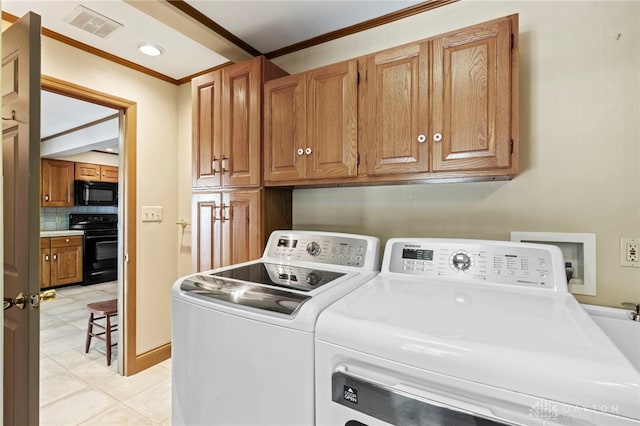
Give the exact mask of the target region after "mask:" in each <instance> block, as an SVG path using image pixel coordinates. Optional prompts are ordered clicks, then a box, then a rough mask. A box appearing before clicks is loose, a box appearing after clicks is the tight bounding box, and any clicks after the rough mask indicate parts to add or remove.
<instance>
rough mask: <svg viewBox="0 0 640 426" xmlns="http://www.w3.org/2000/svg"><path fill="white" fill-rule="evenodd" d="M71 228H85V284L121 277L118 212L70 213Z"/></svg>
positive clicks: (83, 282)
mask: <svg viewBox="0 0 640 426" xmlns="http://www.w3.org/2000/svg"><path fill="white" fill-rule="evenodd" d="M69 229H73V230H83V231H84V244H83V253H82V257H83V280H82V285H90V284H98V283H103V282H107V281H115V280H117V279H118V215H117V214H105V213H86V214H70V215H69Z"/></svg>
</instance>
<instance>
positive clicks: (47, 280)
mask: <svg viewBox="0 0 640 426" xmlns="http://www.w3.org/2000/svg"><path fill="white" fill-rule="evenodd" d="M50 286H51V249H50V248H49V238H40V288H41V289H42V288H46V287H50Z"/></svg>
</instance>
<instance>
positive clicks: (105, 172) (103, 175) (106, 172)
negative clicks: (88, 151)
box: [100, 165, 118, 183]
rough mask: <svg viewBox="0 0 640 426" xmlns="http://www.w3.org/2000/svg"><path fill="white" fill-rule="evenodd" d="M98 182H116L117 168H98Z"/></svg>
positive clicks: (103, 166)
mask: <svg viewBox="0 0 640 426" xmlns="http://www.w3.org/2000/svg"><path fill="white" fill-rule="evenodd" d="M100 180H101V181H102V182H114V183H117V182H118V168H117V167H115V166H105V165H102V166H100Z"/></svg>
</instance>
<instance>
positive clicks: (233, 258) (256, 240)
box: [221, 190, 263, 266]
mask: <svg viewBox="0 0 640 426" xmlns="http://www.w3.org/2000/svg"><path fill="white" fill-rule="evenodd" d="M260 195H261V191H260V190H253V191H232V192H226V193H225V194H224V196H223V203H222V212H223V214H222V218H221V223H222V227H223V231H222V232H223V238H224V240H223V246H222V264H223V266H226V265H233V264H236V263H241V262H246V261H249V260H253V259H257V258H259V257H260V256H261V255H262V250H263V247H262V240H263V238H262V235H261V233H260V230H261V226H260V225H261V224H260V211H261V209H260Z"/></svg>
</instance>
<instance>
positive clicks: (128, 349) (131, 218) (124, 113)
mask: <svg viewBox="0 0 640 426" xmlns="http://www.w3.org/2000/svg"><path fill="white" fill-rule="evenodd" d="M41 87H42V90H46V91H48V92H52V93H56V94H59V95H64V96H68V97H71V98H76V99H80V100H83V101H87V102H90V103H94V104H98V105H103V106H106V107H109V108H113V109H115V110H117V111H119V114H120V140H121V144H120V167H121V169H122V171H121V173H120V176H121V179H122V182H121V183H120V194H121V197H120V202H119V205H118V217H119V219H121V220H120V226H119V229H118V241H119V244H120V247H119V253H120V254H121V258H120V261H119V262H118V277H120V279H119V281H118V286H119V288H118V294H120V295H126V297H120V298H119V301H118V312H119V314H118V316H119V320H118V323H119V325H120V331H119V341H118V346H119V349H118V351H119V356H118V367H119V368H118V371H119V372H120V373H121V374H122V375H124V376H129V375H132V374H135V373H136V372H138V371H141V370H143V369H144V368H146V367H148V366H149V365H152V363H154V362H155V360H147V359H144V358H142V359H141V357H139V356H137V355H136V216H135V214H136V127H137V105H136V103H135V102H133V101H130V100H127V99H123V98H119V97H115V96H111V95H109V94H106V93H102V92H98V91H95V90H92V89H88V88H85V87H82V86H79V85H76V84H73V83H69V82H65V81H62V80H59V79H56V78H53V77H48V76H42V79H41Z"/></svg>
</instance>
